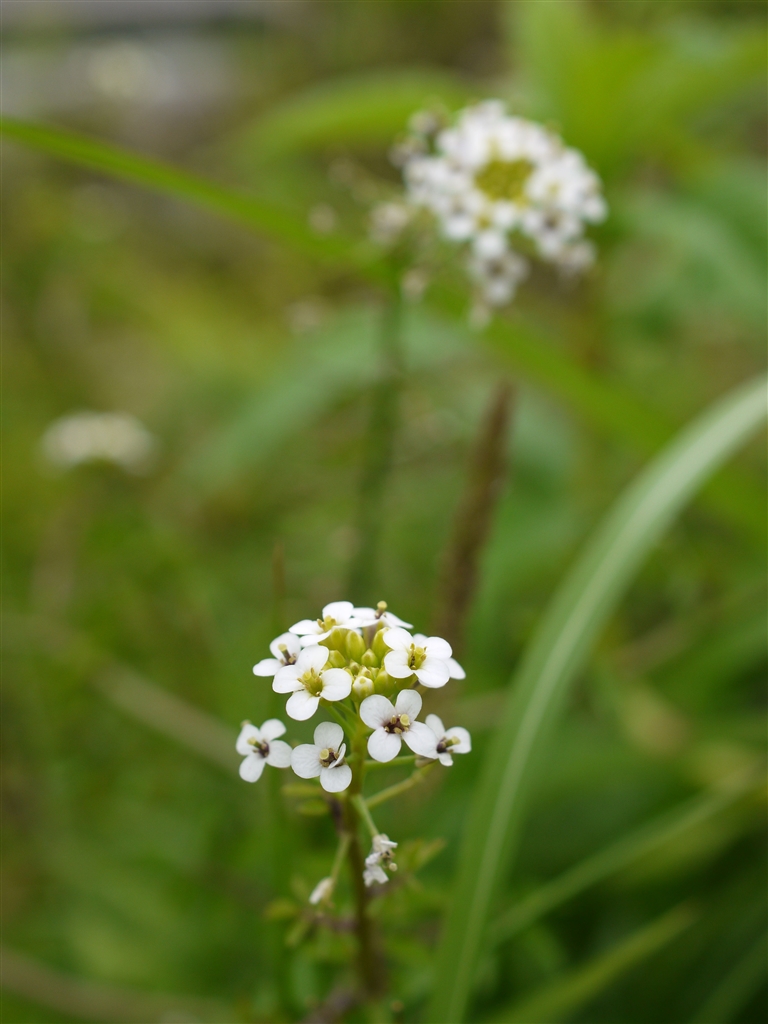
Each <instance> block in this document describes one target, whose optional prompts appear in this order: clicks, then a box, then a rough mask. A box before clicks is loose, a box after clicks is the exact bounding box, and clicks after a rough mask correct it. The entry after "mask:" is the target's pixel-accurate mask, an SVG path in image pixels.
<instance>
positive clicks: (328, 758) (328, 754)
mask: <svg viewBox="0 0 768 1024" xmlns="http://www.w3.org/2000/svg"><path fill="white" fill-rule="evenodd" d="M337 760H338V754H337V753H336V751H335V750H331V748H330V747H323V749H322V750H321V751H320V764H321V765H322V766H323V768H330V767H331V765H332V764H333V762H334V761H337Z"/></svg>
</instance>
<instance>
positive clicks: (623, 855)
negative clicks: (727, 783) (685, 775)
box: [488, 779, 748, 945]
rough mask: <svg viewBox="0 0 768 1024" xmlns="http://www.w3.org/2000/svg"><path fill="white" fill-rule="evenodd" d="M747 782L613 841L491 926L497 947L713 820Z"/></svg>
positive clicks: (691, 803)
mask: <svg viewBox="0 0 768 1024" xmlns="http://www.w3.org/2000/svg"><path fill="white" fill-rule="evenodd" d="M747 781H748V780H742V779H740V780H737V781H736V783H735V784H734V786H733V788H731V789H728V790H727V791H726V792H723V793H716V794H714V795H712V794H710V793H705V794H703V795H699V796H696V797H694V798H693V799H691V800H686V801H685V803H683V804H682V805H681V806H679V807H674V808H673V809H672V810H671V811H667V812H666V813H665V814H662V815H660V816H659V817H658V818H655V819H654V820H653V821H650V822H647V823H646V824H644V825H642V826H641V827H640V828H638V829H636V830H635V831H633V832H631V833H630V834H629V835H626V836H622V837H621V838H620V839H618V840H617V841H616V842H615V843H611V844H610V845H609V846H606V847H605V848H604V849H602V850H600V851H598V853H595V854H593V855H592V856H591V857H586V858H585V859H584V860H582V861H580V862H579V863H578V864H576V865H574V866H573V867H572V868H569V869H568V870H567V871H564V872H563V873H562V874H561V875H558V877H557V878H553V879H552V880H551V881H550V882H547V883H545V884H544V885H541V886H539V888H538V889H535V890H534V891H533V892H531V893H530V894H529V895H528V896H525V897H524V898H523V899H522V900H520V902H519V903H517V904H515V906H513V907H510V908H509V910H507V911H506V912H505V913H503V914H502V915H501V916H500V917H497V918H496V920H495V921H493V922H492V924H491V925H490V927H489V936H488V938H489V941H490V942H491V943H492V944H494V945H495V944H496V943H499V942H504V941H506V940H507V939H510V938H511V937H512V936H513V935H517V934H518V933H519V932H521V931H522V930H523V929H524V928H527V927H528V926H529V925H531V924H533V922H534V921H537V920H538V919H539V918H540V917H543V915H544V914H547V913H549V911H550V910H553V909H554V908H555V907H557V906H560V904H562V903H565V901H566V900H569V899H572V898H573V897H574V896H577V895H578V894H579V893H580V892H583V891H584V890H585V889H587V888H588V887H589V886H591V885H595V884H596V883H598V882H601V881H603V879H605V878H608V877H609V876H610V875H613V874H616V873H617V872H619V871H621V870H623V869H624V868H626V867H628V866H629V865H630V864H632V863H634V862H635V861H637V860H640V859H641V858H642V857H644V856H646V855H647V854H649V853H652V852H653V851H654V850H656V849H658V848H659V847H663V846H664V845H666V844H667V843H672V842H674V841H675V840H677V839H679V838H680V837H681V836H684V835H685V834H686V833H687V832H689V831H691V830H693V829H695V828H696V827H697V826H698V825H701V824H702V823H704V822H706V821H709V820H710V819H711V818H713V817H715V815H717V814H719V813H720V812H721V811H723V810H725V809H726V808H727V807H730V806H731V804H733V803H735V802H736V801H737V800H738V799H739V798H740V797H741V796H742V795H743V794H744V792H745V790H746V789H747V788H748V786H747V785H746V782H747Z"/></svg>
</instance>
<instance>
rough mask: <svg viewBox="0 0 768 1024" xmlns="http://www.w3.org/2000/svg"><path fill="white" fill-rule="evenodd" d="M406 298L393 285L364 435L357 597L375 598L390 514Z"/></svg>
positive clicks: (351, 585) (352, 572)
mask: <svg viewBox="0 0 768 1024" xmlns="http://www.w3.org/2000/svg"><path fill="white" fill-rule="evenodd" d="M401 321H402V300H401V298H400V295H399V292H398V291H397V290H395V289H393V290H392V291H391V293H390V295H389V297H388V299H387V304H386V306H385V308H384V311H383V317H382V322H381V330H380V333H379V360H380V368H379V378H378V381H377V382H376V384H375V386H374V389H373V395H372V402H371V412H370V419H369V421H368V430H367V433H366V437H365V449H364V453H363V468H362V474H361V478H360V491H359V496H358V509H357V521H356V530H355V538H356V548H355V553H354V555H353V557H352V561H351V564H350V568H349V580H348V588H347V589H348V593H349V595H350V599H351V600H352V601H356V602H360V603H362V602H364V601H366V600H373V598H372V597H371V590H372V588H373V587H374V586H375V584H376V580H377V577H378V562H379V547H380V542H381V533H382V527H383V525H384V520H385V516H386V501H385V492H386V487H387V483H388V482H389V478H390V474H391V470H392V456H393V452H394V444H395V435H396V433H397V425H398V420H399V412H400V392H401V391H402V382H403V347H402V339H401Z"/></svg>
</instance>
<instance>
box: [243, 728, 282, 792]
mask: <svg viewBox="0 0 768 1024" xmlns="http://www.w3.org/2000/svg"><path fill="white" fill-rule="evenodd" d="M284 732H285V726H284V725H283V723H282V722H281V721H280V720H279V719H277V718H270V719H268V720H267V721H266V722H265V723H264V724H263V725H262V727H261V728H260V729H258V728H257V727H256V726H255V725H252V724H251V723H250V722H243V727H242V729H241V730H240V735H239V736H238V737H237V743H236V744H235V749H236V750H237V752H238V754H240V755H241V756H242V757H243V758H244V760H243V761H242V762H241V764H240V778H241V779H245V781H246V782H256V781H257V780H258V779H260V778H261V773H262V772H263V771H264V765H265V764H271V765H272V767H273V768H290V766H291V748H290V747H289V746H288V744H287V743H284V742H283V740H279V739H278V738H277V737H278V736H282V735H283V733H284Z"/></svg>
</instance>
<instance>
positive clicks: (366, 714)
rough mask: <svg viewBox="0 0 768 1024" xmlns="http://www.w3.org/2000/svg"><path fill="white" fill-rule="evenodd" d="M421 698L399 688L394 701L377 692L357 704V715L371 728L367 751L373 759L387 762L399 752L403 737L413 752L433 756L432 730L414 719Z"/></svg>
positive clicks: (434, 756)
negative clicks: (358, 705) (358, 712)
mask: <svg viewBox="0 0 768 1024" xmlns="http://www.w3.org/2000/svg"><path fill="white" fill-rule="evenodd" d="M420 711H421V697H420V696H419V694H418V693H416V691H415V690H401V691H400V693H398V695H397V700H396V701H395V703H394V704H392V702H391V701H389V700H387V698H386V697H384V696H382V695H381V694H380V693H374V694H373V695H372V696H370V697H366V698H365V700H364V701H363V703H362V704H361V705H360V717H361V718H362V720H363V721H364V722H365V724H366V725H367V726H368V727H369V728H370V729H373V730H374V731H373V733H372V734H371V735H370V736H369V737H368V753H369V754H370V755H371V757H372V758H373V759H374V760H375V761H391V760H392V759H393V758H395V757H397V755H398V754H399V753H400V748H401V746H402V743H403V740H405V742H406V744H407V745H408V746H409V747H410V748H411V750H412V751H413V752H414V754H419V755H421V756H422V757H430V758H436V757H437V740H436V739H435V735H434V733H433V732H432V730H431V729H430V728H429V727H428V726H426V725H425V724H424V723H423V722H417V721H416V718H417V716H418V714H419V712H420Z"/></svg>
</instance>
